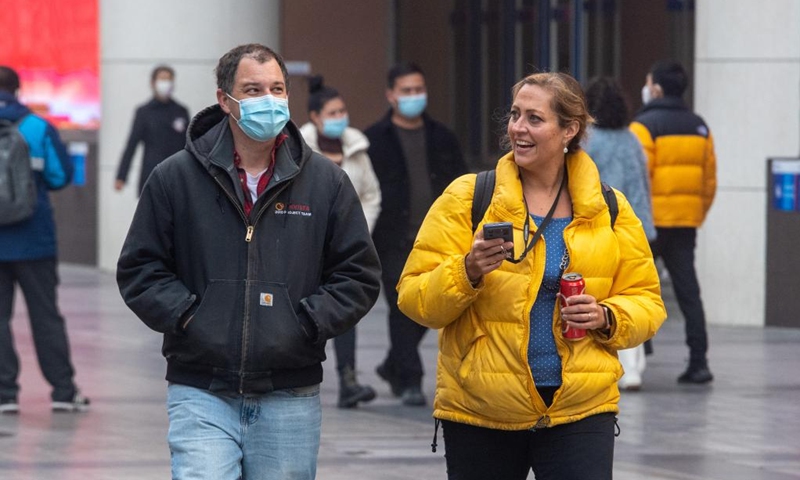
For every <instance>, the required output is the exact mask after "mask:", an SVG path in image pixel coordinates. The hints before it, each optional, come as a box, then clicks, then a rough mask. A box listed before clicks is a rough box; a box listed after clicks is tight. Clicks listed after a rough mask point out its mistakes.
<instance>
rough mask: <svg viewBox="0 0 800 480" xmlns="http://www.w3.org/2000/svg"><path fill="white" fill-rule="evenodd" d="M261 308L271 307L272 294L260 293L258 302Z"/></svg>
mask: <svg viewBox="0 0 800 480" xmlns="http://www.w3.org/2000/svg"><path fill="white" fill-rule="evenodd" d="M259 304H261V306H262V307H271V306H272V294H271V293H261V299H260V301H259Z"/></svg>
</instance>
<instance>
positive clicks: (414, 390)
mask: <svg viewBox="0 0 800 480" xmlns="http://www.w3.org/2000/svg"><path fill="white" fill-rule="evenodd" d="M400 399H401V401H402V402H403V405H408V406H410V407H422V406H424V405H425V404H426V403H427V402H426V401H425V395H423V394H422V390H421V389H420V388H419V387H408V388H406V389H405V390H403V393H402V395H400Z"/></svg>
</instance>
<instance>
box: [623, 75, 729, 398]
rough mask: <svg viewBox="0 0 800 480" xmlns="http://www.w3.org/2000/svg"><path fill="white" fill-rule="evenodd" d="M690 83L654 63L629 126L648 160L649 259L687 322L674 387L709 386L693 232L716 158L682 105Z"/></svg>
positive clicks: (704, 130) (700, 124)
mask: <svg viewBox="0 0 800 480" xmlns="http://www.w3.org/2000/svg"><path fill="white" fill-rule="evenodd" d="M688 86H689V78H688V76H687V75H686V71H685V70H684V69H683V66H682V65H681V64H679V63H677V62H673V61H660V62H656V63H655V64H654V65H653V66H652V67H651V68H650V72H649V73H648V74H647V77H646V83H645V85H644V87H643V88H642V101H643V102H644V106H643V107H642V109H641V110H640V111H639V112H638V113H637V115H636V118H635V121H634V122H633V123H632V124H631V131H633V133H634V134H636V136H637V137H638V138H639V141H640V142H641V143H642V146H643V147H644V151H645V154H646V156H647V164H648V170H649V173H650V185H651V191H652V197H653V223H654V224H655V226H656V232H657V235H658V236H657V238H656V241H655V242H653V244H652V249H653V255H655V256H656V258H658V257H661V259H662V260H663V261H664V266H665V267H666V268H667V272H669V277H670V279H671V281H672V288H673V289H675V297H676V298H677V300H678V306H679V307H680V309H681V312H682V313H683V317H684V319H685V321H686V345H687V346H688V347H689V365H688V367H687V368H686V370H685V371H684V372H683V373H682V374H681V375H680V376H679V377H678V382H679V383H700V384H702V383H708V382H710V381H712V380H713V379H714V376H713V375H712V374H711V369H710V368H709V366H708V357H707V355H708V333H707V331H706V317H705V312H704V310H703V301H702V299H701V298H700V283H699V282H698V280H697V272H696V271H695V266H694V250H695V246H696V240H697V228H698V227H700V226H701V225H702V224H703V221H704V220H705V218H706V215H707V214H708V210H709V209H710V208H711V204H712V202H713V201H714V195H715V194H716V190H717V159H716V155H715V153H714V139H713V136H712V135H711V131H710V130H709V129H708V126H707V125H706V123H705V121H704V120H703V119H702V118H700V116H698V115H697V114H695V113H694V112H692V111H691V110H690V109H689V107H687V106H686V104H685V103H684V101H683V98H682V96H683V93H684V92H685V91H686V88H687V87H688Z"/></svg>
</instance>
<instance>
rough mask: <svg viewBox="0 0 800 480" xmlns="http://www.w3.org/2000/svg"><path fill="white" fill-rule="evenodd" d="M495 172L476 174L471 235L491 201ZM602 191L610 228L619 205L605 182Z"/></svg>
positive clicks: (487, 171)
mask: <svg viewBox="0 0 800 480" xmlns="http://www.w3.org/2000/svg"><path fill="white" fill-rule="evenodd" d="M494 181H495V171H494V170H484V171H482V172H479V173H478V178H477V179H476V180H475V193H474V194H473V197H472V233H475V229H476V228H478V224H479V223H481V220H483V216H484V215H486V209H488V208H489V202H491V201H492V194H493V193H494ZM600 186H601V187H602V189H603V198H604V199H605V201H606V205H608V213H609V214H611V228H612V229H613V228H614V224H615V223H616V222H617V215H619V205H618V204H617V196H616V195H615V194H614V190H613V189H612V188H611V187H609V186H608V184H607V183H605V182H600Z"/></svg>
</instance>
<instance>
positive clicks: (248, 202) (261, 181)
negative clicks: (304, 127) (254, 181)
mask: <svg viewBox="0 0 800 480" xmlns="http://www.w3.org/2000/svg"><path fill="white" fill-rule="evenodd" d="M286 138H287V135H285V134H280V135H278V136H277V137H276V138H275V144H274V145H273V146H272V152H271V153H270V159H269V167H267V170H266V171H265V172H264V173H262V174H261V176H260V177H258V187H256V198H258V197H260V196H261V194H262V193H264V190H266V189H267V185H269V181H270V179H272V172H273V171H274V170H275V152H277V151H278V147H280V146H281V144H282V143H283V141H284V140H286ZM241 164H242V159H241V158H239V152H237V151H236V150H234V151H233V165H234V166H235V167H236V173H238V174H239V184H241V186H242V190H243V191H244V214H245V215H247V216H248V217H249V216H250V212H251V211H252V210H253V197H252V196H251V195H250V189H249V188H247V172H245V171H244V168H242V167H241Z"/></svg>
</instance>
